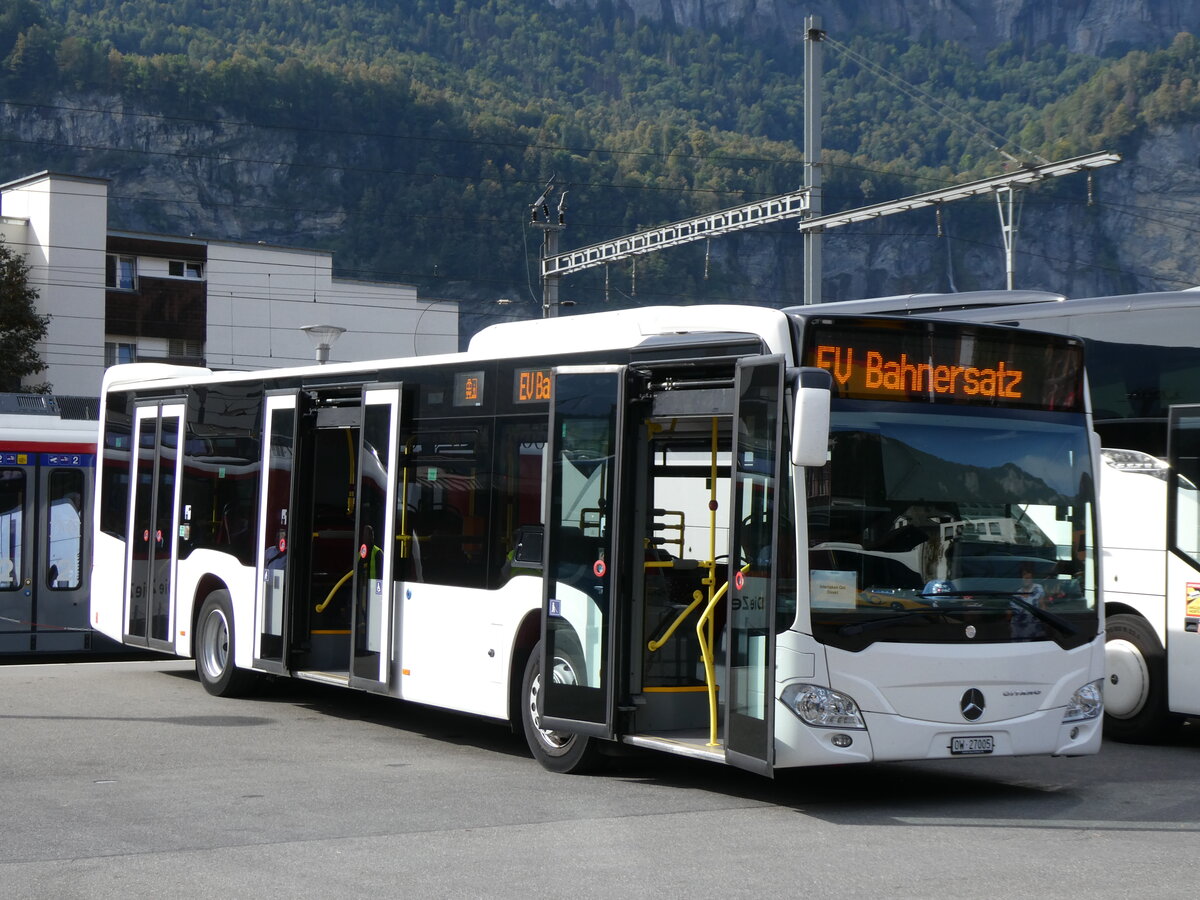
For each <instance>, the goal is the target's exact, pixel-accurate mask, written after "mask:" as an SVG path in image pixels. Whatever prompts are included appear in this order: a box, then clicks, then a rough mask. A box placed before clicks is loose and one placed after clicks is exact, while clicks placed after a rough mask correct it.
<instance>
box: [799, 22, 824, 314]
mask: <svg viewBox="0 0 1200 900" xmlns="http://www.w3.org/2000/svg"><path fill="white" fill-rule="evenodd" d="M824 40H825V32H824V31H822V30H821V17H820V16H808V17H807V18H806V19H805V20H804V187H805V190H806V191H807V193H808V211H807V212H806V213H805V218H806V219H816V218H820V216H821V71H822V68H823V63H824V58H825V54H824V48H823V47H822V46H821V42H822V41H824ZM823 232H824V229H823V228H820V227H817V228H807V229H805V230H804V303H805V305H808V304H811V303H820V302H821V277H822V271H821V242H822V238H823Z"/></svg>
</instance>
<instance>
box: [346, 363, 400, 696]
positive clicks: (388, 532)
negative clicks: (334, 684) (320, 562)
mask: <svg viewBox="0 0 1200 900" xmlns="http://www.w3.org/2000/svg"><path fill="white" fill-rule="evenodd" d="M399 427H400V385H399V384H378V385H370V386H367V387H364V388H363V397H362V427H361V428H360V429H359V446H358V487H357V491H356V497H357V510H356V512H357V521H356V523H355V525H356V527H355V534H356V535H357V538H356V541H355V547H356V548H357V549H356V551H355V552H356V557H357V561H356V563H355V568H354V607H353V613H352V615H351V625H350V631H351V639H352V646H351V649H350V684H351V686H353V687H360V688H367V689H370V690H386V689H387V687H388V683H389V681H390V677H391V670H392V667H391V660H392V607H393V603H392V590H393V579H392V567H393V561H394V557H395V550H396V542H395V540H393V538H392V535H393V534H395V533H396V478H395V477H393V476H394V475H395V473H396V461H397V450H398V447H397V445H398V443H399V441H398V440H397V432H398V429H399Z"/></svg>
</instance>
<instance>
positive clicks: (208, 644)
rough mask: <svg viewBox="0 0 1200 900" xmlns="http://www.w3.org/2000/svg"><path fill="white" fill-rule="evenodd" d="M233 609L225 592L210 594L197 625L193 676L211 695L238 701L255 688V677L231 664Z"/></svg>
mask: <svg viewBox="0 0 1200 900" xmlns="http://www.w3.org/2000/svg"><path fill="white" fill-rule="evenodd" d="M233 641H234V633H233V605H232V603H231V602H230V600H229V592H228V591H213V592H212V593H211V594H209V595H208V596H207V597H206V598H205V599H204V605H203V606H202V607H200V619H199V620H198V621H197V623H196V674H197V675H198V676H199V678H200V683H201V684H202V685H204V689H205V690H206V691H208V692H209V693H210V694H213V695H214V696H217V697H237V696H240V695H242V694H245V693H246V692H247V691H249V690H250V688H251V687H253V685H254V675H253V674H252V673H250V672H246V671H244V670H242V669H239V668H237V666H235V665H234V664H233V647H234V643H233Z"/></svg>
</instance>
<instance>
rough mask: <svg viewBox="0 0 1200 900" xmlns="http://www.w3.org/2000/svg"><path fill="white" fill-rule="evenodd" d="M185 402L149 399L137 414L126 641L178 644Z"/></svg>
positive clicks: (148, 644) (158, 645) (127, 563)
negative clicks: (177, 578)
mask: <svg viewBox="0 0 1200 900" xmlns="http://www.w3.org/2000/svg"><path fill="white" fill-rule="evenodd" d="M184 413H185V406H184V404H183V402H182V401H176V402H165V403H157V402H156V403H149V404H143V405H140V406H138V407H137V410H136V412H135V415H134V426H133V447H134V448H135V452H136V453H137V463H136V471H135V473H134V476H133V477H132V478H131V479H130V481H129V490H130V497H129V528H128V530H127V532H126V533H127V534H128V535H129V538H130V539H129V541H128V544H127V549H126V559H125V643H127V644H134V645H137V646H143V647H152V648H154V649H159V650H170V649H171V648H172V646H173V641H172V633H173V629H174V621H173V617H174V611H175V602H174V600H175V583H174V573H175V563H176V561H177V559H178V554H179V550H178V532H179V529H178V509H179V486H180V474H181V473H180V469H181V466H182V463H183V453H182V451H183V434H184Z"/></svg>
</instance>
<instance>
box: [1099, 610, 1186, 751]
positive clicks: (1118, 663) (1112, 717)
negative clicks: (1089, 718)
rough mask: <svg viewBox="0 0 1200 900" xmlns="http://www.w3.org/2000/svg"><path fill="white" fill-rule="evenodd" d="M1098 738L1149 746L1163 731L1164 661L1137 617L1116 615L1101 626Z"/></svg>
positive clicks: (1159, 646) (1167, 721)
mask: <svg viewBox="0 0 1200 900" xmlns="http://www.w3.org/2000/svg"><path fill="white" fill-rule="evenodd" d="M1104 628H1105V631H1106V635H1105V645H1104V670H1105V680H1104V734H1105V736H1106V737H1109V738H1112V739H1114V740H1118V741H1126V742H1129V743H1150V742H1152V741H1155V740H1158V739H1159V738H1161V737H1162V736H1163V734H1164V733H1165V732H1166V731H1167V729H1168V727H1169V726H1170V724H1171V722H1172V717H1171V716H1170V714H1169V713H1168V712H1167V683H1166V678H1167V659H1166V653H1165V652H1164V651H1163V647H1162V644H1161V643H1159V640H1158V635H1157V634H1155V633H1154V629H1153V628H1152V627H1151V626H1150V623H1149V622H1147V621H1146V620H1145V619H1143V618H1142V617H1141V616H1134V615H1127V614H1117V615H1114V616H1110V617H1109V618H1108V620H1107V621H1106V622H1105V625H1104Z"/></svg>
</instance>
